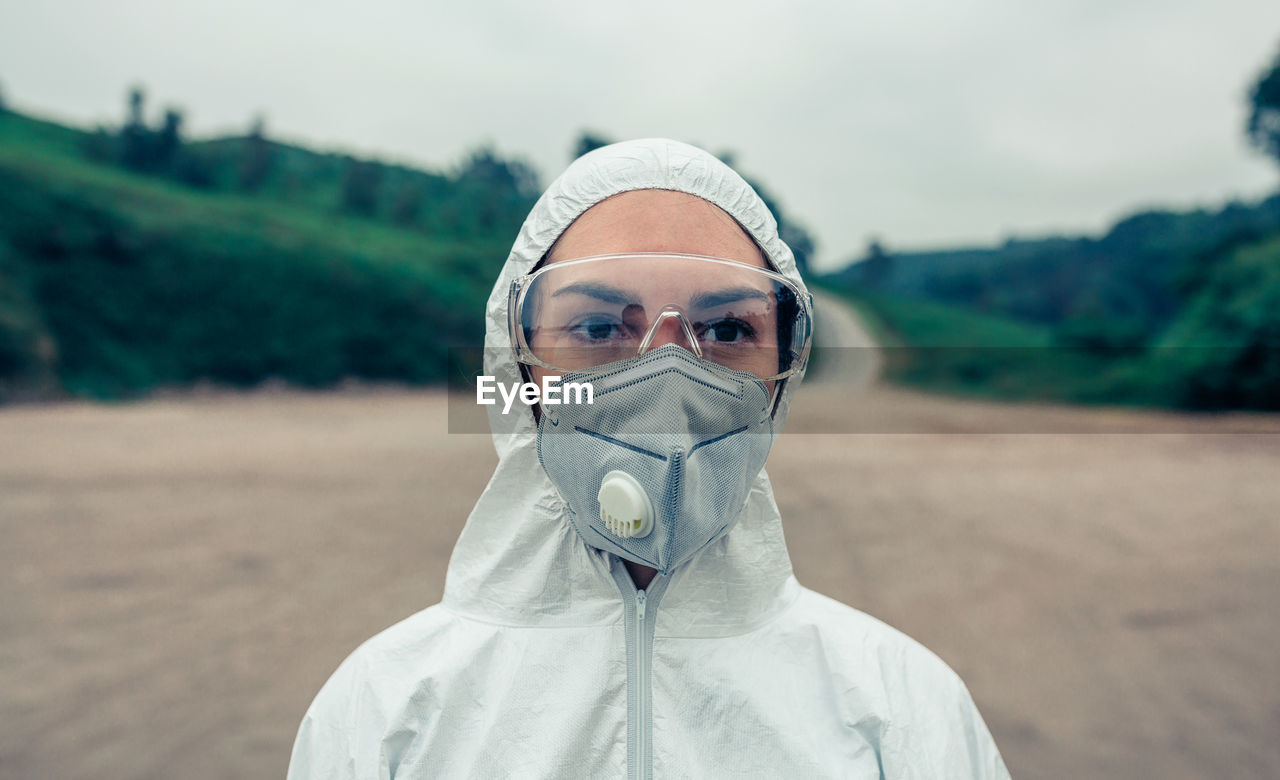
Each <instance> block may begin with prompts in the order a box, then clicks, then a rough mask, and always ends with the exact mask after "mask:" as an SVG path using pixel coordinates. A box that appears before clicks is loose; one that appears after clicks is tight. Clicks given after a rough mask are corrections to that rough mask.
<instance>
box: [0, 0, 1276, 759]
mask: <svg viewBox="0 0 1280 780" xmlns="http://www.w3.org/2000/svg"><path fill="white" fill-rule="evenodd" d="M646 136H666V137H672V138H677V139H680V140H684V141H688V142H691V143H695V144H697V145H700V146H703V147H704V148H707V149H708V150H710V151H711V152H713V153H715V154H717V155H718V156H720V157H721V158H722V159H724V160H726V161H727V162H729V163H730V164H732V165H734V166H735V167H736V168H737V169H738V170H739V171H740V172H742V173H743V174H744V175H745V176H746V177H747V178H748V179H749V180H750V181H751V182H752V184H753V185H754V186H756V187H757V189H758V191H759V192H760V193H761V194H762V195H763V196H764V197H765V199H766V200H767V201H768V202H769V204H770V205H771V207H772V208H773V209H774V213H775V214H776V215H777V216H778V217H779V221H780V224H781V231H782V235H783V237H784V239H785V240H787V242H788V243H789V244H790V245H791V247H792V248H793V250H795V252H796V254H797V258H798V260H799V261H800V263H801V265H802V268H803V269H804V270H805V273H806V274H807V278H808V279H809V280H810V282H811V284H813V285H814V286H815V288H817V289H818V290H819V294H820V297H819V317H820V320H822V321H821V322H820V326H821V330H820V333H819V337H820V347H822V351H820V352H819V354H818V355H817V359H816V365H815V367H814V371H813V377H812V379H813V381H812V382H809V383H807V385H806V386H805V387H804V388H802V393H801V396H800V398H799V400H798V401H797V404H796V407H795V409H796V410H795V412H794V413H793V416H792V419H791V420H790V421H789V424H788V425H789V433H788V435H787V436H783V437H782V438H781V439H780V440H779V443H778V445H777V447H776V448H775V451H774V453H773V455H772V456H771V459H770V465H769V469H770V473H771V474H772V475H773V479H774V483H775V485H776V489H777V493H778V498H779V503H780V505H781V507H782V510H783V517H784V518H785V520H786V523H787V526H786V527H787V536H788V543H789V545H790V547H791V552H792V556H793V560H794V563H795V568H796V571H797V576H798V577H799V578H800V580H801V582H803V583H804V584H806V585H809V586H811V587H814V588H816V589H818V590H820V591H822V592H825V593H828V594H830V595H832V596H835V597H837V598H839V599H841V600H843V601H845V602H847V603H850V604H852V605H854V606H856V607H858V608H860V609H862V610H864V611H866V612H869V613H871V614H873V615H875V616H877V617H879V618H881V619H884V620H886V621H887V622H889V623H891V624H893V625H895V626H897V627H899V628H902V629H903V630H905V631H907V632H908V633H909V634H911V635H912V636H915V637H916V638H918V639H920V640H921V641H923V642H924V643H925V644H926V645H928V646H929V647H930V648H931V649H933V650H934V651H935V652H937V653H938V654H939V655H941V656H942V657H943V659H944V660H946V661H947V662H948V663H949V664H951V665H952V666H953V667H954V668H956V669H957V671H959V672H960V673H961V675H962V676H963V677H964V678H965V680H966V681H967V682H968V683H969V685H970V688H971V690H972V691H973V693H974V696H975V698H976V700H977V701H978V703H979V706H980V708H981V709H982V711H983V713H984V715H985V717H986V718H987V721H988V724H989V725H990V727H991V729H992V732H993V734H994V735H995V737H996V740H997V743H998V744H999V745H1000V746H1001V748H1002V750H1003V752H1004V754H1005V758H1006V761H1007V763H1008V764H1009V767H1010V769H1011V771H1012V772H1013V774H1014V776H1015V777H1033V778H1034V777H1045V778H1054V777H1064V776H1071V777H1116V776H1141V777H1150V776H1158V777H1205V776H1230V777H1275V776H1277V775H1280V746H1278V745H1277V743H1276V740H1275V739H1274V737H1275V734H1277V733H1280V672H1277V667H1276V664H1275V660H1274V652H1273V650H1272V648H1274V647H1275V646H1276V645H1277V644H1278V643H1280V615H1277V611H1276V610H1275V608H1274V604H1275V603H1276V600H1277V598H1280V564H1278V563H1277V561H1276V555H1275V550H1277V549H1280V527H1278V521H1277V518H1280V486H1278V485H1277V484H1276V483H1277V480H1276V476H1275V475H1276V474H1280V436H1277V435H1276V434H1277V432H1280V415H1277V412H1280V175H1278V174H1280V7H1277V6H1275V4H1274V3H1266V2H1250V1H1247V0H1241V2H1233V3H1227V4H1220V3H1218V4H1213V3H1210V2H1208V1H1207V0H1175V1H1174V2H1169V3H1165V4H1162V5H1161V6H1160V7H1158V8H1157V7H1154V6H1152V5H1151V4H1139V3H1115V2H1110V3H1103V2H1092V1H1091V2H1083V3H1042V4H1037V5H1036V6H1034V7H1032V6H1028V5H1027V4H1016V3H1013V2H1007V1H1006V2H996V1H994V0H991V1H987V2H976V3H971V4H955V3H942V2H923V3H912V4H896V5H890V4H861V5H850V6H842V7H839V8H836V7H834V6H820V5H816V4H815V5H811V6H799V7H785V8H784V7H780V6H777V5H776V4H766V3H757V2H750V3H746V4H738V5H735V6H734V7H733V8H732V9H728V8H726V7H724V6H722V5H717V4H711V3H706V4H693V5H688V4H685V5H676V4H674V3H665V2H660V3H658V4H656V5H655V4H649V5H647V6H645V7H644V8H643V9H640V8H635V9H630V8H625V9H624V8H617V9H600V8H596V9H592V10H590V11H584V10H583V9H582V8H580V7H576V6H574V5H570V4H568V3H563V2H550V3H543V4H536V5H529V4H518V3H499V4H496V5H494V4H486V5H484V6H476V7H475V8H469V7H468V8H464V7H457V8H449V9H440V8H433V7H428V6H425V5H421V4H409V3H403V2H394V1H392V0H382V1H380V2H373V3H367V4H365V5H364V6H363V7H362V8H361V9H360V10H359V11H358V12H357V11H356V10H354V8H353V7H351V6H349V5H346V4H337V3H302V2H298V1H296V0H281V1H280V2H274V3H271V4H262V3H249V2H242V1H241V0H232V1H231V2H224V3H220V4H217V5H216V6H209V5H197V4H187V3H172V2H168V3H161V2H149V1H145V0H131V1H128V2H121V3H112V4H102V3H91V2H87V1H75V0H59V1H57V2H50V3H41V4H27V5H25V6H11V7H8V8H5V9H3V10H0V533H2V534H3V539H4V540H5V541H4V544H3V545H0V588H2V590H0V593H3V599H2V600H0V690H3V691H4V692H5V693H4V695H3V696H0V777H15V778H16V777H46V776H47V777H122V778H131V777H170V776H183V777H272V776H280V775H282V774H283V772H284V768H285V766H286V764H287V761H288V751H289V747H290V744H291V741H292V737H293V733H294V731H295V729H296V727H297V724H298V721H299V720H300V719H301V716H302V713H303V711H304V710H305V708H306V706H307V704H308V703H309V701H310V699H311V697H312V696H313V695H314V693H315V692H316V690H318V688H319V686H320V685H321V684H322V683H323V681H324V680H325V679H326V677H327V676H328V674H329V673H331V672H332V670H333V669H334V668H335V667H336V666H337V664H338V663H339V662H340V661H341V660H342V658H343V657H345V655H346V654H347V653H349V652H350V651H351V650H352V649H353V648H354V647H355V646H356V645H357V644H359V642H361V641H363V640H364V639H366V638H367V637H369V636H370V635H372V634H373V633H375V632H376V631H378V630H380V629H382V628H385V627H386V626H388V625H390V624H391V623H394V622H395V621H397V620H399V619H402V618H404V617H406V616H408V615H409V614H412V613H413V612H415V611H417V610H418V609H421V608H424V607H426V606H428V605H429V604H431V603H434V602H435V601H437V600H438V599H439V596H440V592H441V589H442V587H443V581H444V572H445V567H446V565H447V561H448V555H449V551H450V550H451V548H452V545H453V542H454V540H455V539H456V537H457V533H458V531H459V530H460V528H461V526H462V523H463V521H464V520H465V518H466V515H467V513H468V512H469V510H470V507H471V505H472V504H473V503H474V501H475V499H476V497H478V495H479V493H480V491H481V489H482V488H483V486H484V484H485V482H486V481H487V479H488V476H489V473H490V472H491V470H492V467H493V463H494V455H493V451H492V447H491V445H490V444H489V441H488V439H487V437H485V436H482V435H466V434H464V433H459V432H458V431H457V430H456V429H455V428H451V426H450V424H449V403H448V400H447V395H448V393H447V391H446V389H445V385H446V382H447V381H448V380H450V379H455V380H456V379H458V378H460V377H461V378H462V380H463V383H464V384H465V381H466V378H467V377H468V376H469V374H468V372H469V371H470V370H472V369H473V368H474V367H473V366H471V365H470V364H469V363H468V362H467V361H466V360H465V359H462V358H460V357H459V355H461V354H464V353H465V350H458V349H457V348H458V347H475V346H478V344H479V343H480V341H481V340H482V338H483V319H482V315H483V305H484V300H485V298H486V297H487V295H488V292H489V289H490V287H491V285H492V283H493V279H494V277H495V275H496V274H497V272H498V270H499V268H500V267H501V265H502V263H503V261H504V260H505V258H506V253H507V250H508V249H509V247H510V245H511V242H512V240H513V239H514V237H515V235H516V232H517V231H518V229H519V226H520V223H521V221H522V220H523V218H524V215H525V214H526V213H527V212H528V210H529V208H530V207H531V206H532V204H533V202H534V201H535V200H536V198H537V196H538V194H539V193H540V192H541V191H542V188H543V187H545V186H546V184H548V183H549V182H550V180H551V179H552V178H554V176H556V175H557V174H558V173H559V171H560V170H562V169H563V167H564V166H565V165H566V164H568V162H569V161H571V160H572V159H573V158H574V157H576V156H577V155H579V154H582V153H584V152H586V151H588V150H590V149H592V148H595V147H597V146H599V145H602V144H605V143H608V142H610V141H613V140H622V139H627V138H636V137H646ZM850 364H856V367H854V368H850ZM451 430H452V432H451Z"/></svg>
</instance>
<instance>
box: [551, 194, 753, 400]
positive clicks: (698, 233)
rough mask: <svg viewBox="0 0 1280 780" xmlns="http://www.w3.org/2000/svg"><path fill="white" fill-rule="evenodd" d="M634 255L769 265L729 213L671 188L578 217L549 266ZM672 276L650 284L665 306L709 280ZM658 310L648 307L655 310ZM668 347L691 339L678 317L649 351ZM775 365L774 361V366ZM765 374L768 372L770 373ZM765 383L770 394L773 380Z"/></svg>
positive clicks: (693, 270)
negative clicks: (658, 254) (673, 255)
mask: <svg viewBox="0 0 1280 780" xmlns="http://www.w3.org/2000/svg"><path fill="white" fill-rule="evenodd" d="M635 252H672V253H679V254H691V255H705V256H709V257H718V258H723V259H726V260H732V261H734V262H739V263H742V264H744V265H748V266H753V267H756V268H767V267H768V266H767V265H766V264H765V261H764V257H763V255H762V254H761V252H760V249H759V248H758V247H757V246H756V244H755V242H754V241H752V239H751V238H750V237H749V236H748V235H747V234H746V232H745V231H744V230H743V229H742V227H741V226H740V225H739V224H738V223H737V222H736V221H735V220H734V219H733V218H732V217H730V216H729V215H728V214H727V213H725V212H724V211H723V210H721V209H720V208H719V207H717V206H715V205H713V204H711V203H709V202H707V201H705V200H703V199H701V198H698V197H695V196H693V195H688V194H685V193H682V192H672V191H670V190H636V191H633V192H625V193H622V194H620V195H615V196H614V197H612V198H609V199H608V200H605V201H602V202H600V203H597V204H596V205H595V206H592V207H591V208H590V209H588V210H587V211H586V212H585V213H583V214H582V216H580V217H578V219H577V220H576V221H575V222H574V223H573V224H572V225H570V226H569V229H568V230H566V231H565V232H564V233H563V234H562V235H561V236H560V239H559V240H558V241H557V242H556V244H555V246H553V247H552V249H551V252H550V253H549V254H548V256H547V260H546V263H545V264H546V265H551V264H554V263H558V262H563V261H566V260H573V259H577V258H581V257H593V256H596V255H611V254H628V253H635ZM662 262H664V263H671V262H683V263H687V264H689V266H690V267H689V273H690V274H703V275H705V274H707V273H708V272H710V273H714V270H715V268H716V267H715V266H710V267H709V268H707V267H700V266H701V264H698V263H697V262H696V261H693V260H688V259H678V260H674V261H672V260H665V261H662ZM671 277H672V275H670V274H664V275H663V279H651V280H648V282H649V283H648V284H647V285H646V289H648V290H650V291H651V292H652V294H653V295H655V296H657V297H665V298H666V300H665V301H664V302H676V301H679V300H680V292H681V290H682V288H683V289H685V290H687V289H689V287H690V286H691V285H695V284H697V283H706V282H707V281H708V280H701V279H699V280H695V279H692V278H690V277H689V276H687V275H686V276H683V277H682V278H671ZM664 280H665V281H664ZM667 288H670V289H667ZM655 302H656V298H655ZM659 305H660V304H659ZM658 307H659V306H652V307H646V308H649V309H650V310H656V309H657V308H658ZM667 343H675V344H679V345H681V346H685V347H688V339H687V336H686V335H685V334H684V332H683V330H682V327H681V324H680V323H679V321H678V320H676V319H674V318H672V319H668V320H665V321H663V322H662V323H661V324H660V325H659V326H658V330H657V332H656V334H655V336H654V339H653V341H652V343H651V344H650V346H649V348H650V349H653V348H656V347H659V346H662V345H663V344H667ZM775 346H776V341H775ZM776 365H777V363H776V360H775V362H774V363H773V366H776ZM775 370H776V369H775ZM530 372H531V374H532V377H533V380H534V381H535V382H538V383H541V382H542V378H543V376H544V375H546V374H547V373H549V372H548V371H547V370H546V369H543V368H540V367H538V366H530ZM763 373H765V374H767V373H769V371H764V372H763ZM766 384H767V385H768V388H769V390H770V392H772V390H773V382H767V383H766Z"/></svg>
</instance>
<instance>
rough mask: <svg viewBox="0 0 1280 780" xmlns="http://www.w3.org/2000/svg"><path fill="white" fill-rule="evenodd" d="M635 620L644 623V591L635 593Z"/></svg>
mask: <svg viewBox="0 0 1280 780" xmlns="http://www.w3.org/2000/svg"><path fill="white" fill-rule="evenodd" d="M636 620H639V621H640V622H641V623H643V622H644V591H643V590H638V591H636Z"/></svg>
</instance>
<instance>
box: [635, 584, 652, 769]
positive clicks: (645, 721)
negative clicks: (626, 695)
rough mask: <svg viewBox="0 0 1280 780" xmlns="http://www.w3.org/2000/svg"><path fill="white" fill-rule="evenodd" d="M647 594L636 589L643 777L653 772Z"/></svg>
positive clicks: (639, 761)
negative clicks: (646, 670)
mask: <svg viewBox="0 0 1280 780" xmlns="http://www.w3.org/2000/svg"><path fill="white" fill-rule="evenodd" d="M645 596H646V594H645V592H644V589H643V588H640V589H637V590H636V638H637V639H638V640H639V645H640V652H639V653H637V658H636V660H637V661H639V663H637V664H636V681H637V687H638V689H639V692H640V696H639V702H640V706H639V707H637V710H638V712H639V715H640V723H639V727H638V728H637V729H636V734H637V738H636V755H637V756H638V759H637V761H636V763H637V764H639V769H640V776H641V777H642V778H644V777H648V776H649V775H650V774H651V773H652V767H651V766H650V764H649V762H648V761H646V760H645V758H646V756H645V753H646V750H645V742H646V741H647V739H648V736H649V728H648V727H649V712H648V710H649V708H648V707H647V706H645V703H646V702H645V700H646V699H647V698H649V687H648V685H647V684H646V682H647V681H646V680H645V674H644V667H645V661H647V660H648V659H647V657H646V656H647V655H648V653H646V652H645V645H646V642H645V637H646V635H647V632H646V631H645V630H644V608H645V603H646V601H647V599H646V597H645Z"/></svg>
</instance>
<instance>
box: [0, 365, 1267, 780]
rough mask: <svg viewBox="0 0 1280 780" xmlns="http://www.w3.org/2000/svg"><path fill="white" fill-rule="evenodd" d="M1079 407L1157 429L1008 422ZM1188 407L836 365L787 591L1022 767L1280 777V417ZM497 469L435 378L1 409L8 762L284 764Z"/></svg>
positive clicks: (123, 766)
mask: <svg viewBox="0 0 1280 780" xmlns="http://www.w3.org/2000/svg"><path fill="white" fill-rule="evenodd" d="M849 418H853V419H860V420H864V421H865V422H867V424H868V425H871V424H872V423H875V425H878V426H888V427H889V428H896V429H901V430H920V431H925V432H923V433H919V434H885V435H872V434H863V435H830V434H824V433H819V432H820V431H827V430H831V429H832V421H833V420H836V419H842V420H847V419H849ZM1064 420H1066V422H1067V423H1069V424H1071V425H1074V426H1076V427H1078V428H1080V429H1083V430H1097V429H1099V428H1103V429H1107V430H1116V429H1123V430H1133V431H1143V433H1136V434H1132V435H1110V434H1096V433H1095V434H1081V435H1064V434H1046V435H1028V434H1015V433H1007V434H1006V433H1001V431H1018V430H1028V429H1034V428H1036V427H1038V426H1039V427H1044V425H1049V424H1050V423H1052V425H1049V427H1050V428H1051V429H1058V428H1057V426H1058V425H1060V424H1062V423H1063V421H1064ZM1099 420H1102V421H1103V422H1101V423H1100V422H1099ZM1237 422H1238V424H1239V425H1240V426H1247V425H1249V424H1251V423H1249V421H1248V419H1245V418H1242V420H1241V421H1237ZM1255 422H1256V421H1255ZM1272 422H1273V423H1274V421H1272ZM1041 423H1043V425H1041ZM1197 425H1200V423H1199V422H1196V421H1191V422H1188V421H1187V420H1185V419H1183V418H1179V417H1176V416H1159V415H1157V416H1144V415H1135V414H1132V413H1128V412H1118V413H1110V416H1108V415H1106V414H1101V413H1097V412H1087V411H1086V412H1080V411H1075V410H1037V409H1021V410H1013V411H1010V410H1007V409H1003V408H1001V407H997V406H988V405H983V404H968V403H960V402H955V401H944V400H938V399H931V398H926V397H923V396H916V395H912V394H909V393H905V392H900V391H890V390H883V389H872V390H871V391H869V392H868V393H866V394H863V395H860V396H856V397H854V396H851V395H850V394H848V393H847V392H846V391H845V390H844V389H843V388H841V387H840V386H839V385H838V384H835V385H832V384H826V385H818V386H815V387H813V388H810V389H809V390H808V392H805V391H803V390H802V394H801V397H800V398H799V399H798V400H797V403H796V405H795V407H794V412H793V416H792V419H791V421H790V424H789V429H790V431H791V433H788V434H786V435H784V436H783V437H782V438H781V439H780V440H779V442H778V444H777V447H776V448H775V450H774V453H773V455H772V457H771V459H770V463H769V469H770V472H771V474H772V475H773V479H774V483H775V485H776V489H777V494H778V499H779V502H780V504H781V507H782V511H783V517H784V518H786V523H787V526H786V528H787V538H788V542H789V545H790V547H791V551H792V557H793V560H794V563H795V568H796V571H797V574H798V576H799V578H800V579H801V581H802V582H804V583H805V584H807V585H809V586H811V587H814V588H816V589H818V590H820V591H823V592H826V593H828V594H830V595H832V596H835V597H837V598H839V599H841V600H844V601H846V602H848V603H851V604H853V605H855V606H857V607H859V608H861V609H863V610H864V611H867V612H869V613H871V614H873V615H876V616H878V617H880V618H882V619H884V620H886V621H887V622H889V623H891V624H893V625H896V626H898V627H900V628H902V629H903V630H905V631H907V632H908V633H910V634H912V635H914V636H915V637H917V638H918V639H920V640H921V641H923V642H924V643H925V644H926V645H928V646H929V647H930V648H932V649H933V650H935V651H936V652H937V653H938V654H939V655H941V656H942V657H943V658H944V659H945V660H946V661H948V662H949V663H950V664H951V665H952V666H953V667H955V668H956V669H957V670H958V671H959V672H960V673H961V675H962V676H963V677H964V678H965V679H966V681H967V682H968V683H969V686H970V688H971V689H972V691H973V693H974V695H975V697H976V699H977V700H978V703H979V705H980V707H981V708H982V711H983V712H984V714H985V716H986V718H987V720H988V723H989V725H990V726H991V729H992V731H993V733H994V734H995V736H996V739H997V742H998V743H999V744H1000V746H1001V748H1002V750H1003V752H1004V754H1005V757H1006V760H1007V761H1008V764H1009V766H1010V768H1011V770H1012V771H1013V773H1014V775H1015V777H1021V778H1066V777H1070V778H1082V777H1108V778H1113V777H1161V778H1190V777H1210V776H1214V777H1219V776H1229V777H1277V776H1280V742H1277V740H1276V739H1275V736H1276V734H1277V733H1280V667H1278V666H1277V663H1276V650H1275V648H1276V647H1277V646H1280V609H1277V607H1276V603H1277V600H1278V599H1280V562H1278V559H1277V555H1276V550H1278V549H1280V520H1278V518H1280V479H1278V475H1280V436H1277V435H1245V434H1238V435H1209V434H1194V433H1188V432H1187V431H1188V430H1195V429H1196V426H1197ZM1117 426H1120V427H1119V428H1117ZM1213 427H1214V428H1215V429H1220V428H1221V427H1222V424H1221V422H1219V423H1215V425H1214V426H1213ZM882 429H883V428H882ZM493 463H494V456H493V452H492V448H491V445H490V443H489V440H488V437H487V436H483V435H456V434H455V435H450V434H447V433H446V413H445V399H444V397H443V396H442V395H440V394H437V393H430V392H406V391H377V392H355V393H346V394H329V395H308V394H302V393H276V394H258V395H246V396H223V397H211V398H187V399H175V400H156V401H149V402H146V403H140V404H131V405H122V406H93V405H61V406H52V407H44V408H41V407H16V408H7V409H0V538H2V539H3V544H0V593H2V594H3V599H2V600H0V692H2V693H0V776H2V777H4V778H36V777H40V778H45V777H48V778H55V777H56V778H90V777H92V778H140V777H141V778H151V777H156V778H176V777H181V778H248V777H252V778H258V777H262V778H271V777H280V776H282V775H283V773H284V769H285V766H286V763H287V760H288V753H289V747H290V744H291V742H292V738H293V734H294V730H295V729H296V727H297V724H298V720H299V719H300V717H301V715H302V712H303V710H304V709H305V708H306V706H307V704H308V702H309V701H310V699H311V697H312V696H313V695H314V694H315V692H316V690H317V689H318V688H319V687H320V685H321V683H322V682H323V681H324V680H325V678H326V677H327V676H328V675H329V673H330V672H332V671H333V669H334V667H335V666H336V665H337V664H338V662H339V661H341V660H342V658H343V657H344V656H345V655H346V654H347V653H348V652H350V651H351V650H352V649H353V648H354V647H355V646H356V645H357V644H358V643H359V642H361V641H362V640H364V639H365V638H367V637H369V636H370V635H372V634H373V633H375V632H376V631H378V630H379V629H381V628H383V627H385V626H387V625H389V624H391V623H393V622H395V621H397V620H399V619H401V618H403V617H405V616H407V615H409V614H411V613H412V612H414V611H417V610H418V609H421V608H423V607H425V606H427V605H428V604H431V603H433V602H435V601H436V600H438V598H439V596H440V593H441V589H442V586H443V581H444V571H445V566H446V563H447V560H448V554H449V551H450V549H451V547H452V544H453V541H454V539H455V538H456V535H457V533H458V531H459V529H460V527H461V524H462V522H463V520H464V519H465V517H466V515H467V512H468V511H469V509H470V508H471V505H472V503H473V502H474V500H475V498H476V497H477V496H478V495H479V493H480V491H481V489H482V487H483V486H484V484H485V482H486V480H487V478H488V476H489V473H490V470H491V469H492V466H493Z"/></svg>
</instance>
